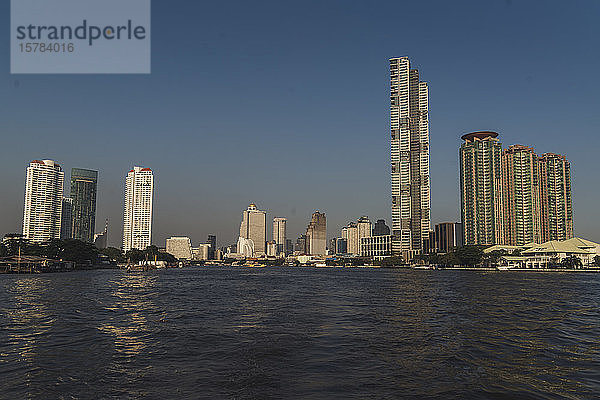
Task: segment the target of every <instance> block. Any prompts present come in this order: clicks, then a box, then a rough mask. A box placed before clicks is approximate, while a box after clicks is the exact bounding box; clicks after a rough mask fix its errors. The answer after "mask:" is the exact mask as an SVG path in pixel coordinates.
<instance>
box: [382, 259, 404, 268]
mask: <svg viewBox="0 0 600 400" xmlns="http://www.w3.org/2000/svg"><path fill="white" fill-rule="evenodd" d="M375 265H379V266H381V267H397V266H400V265H404V259H403V258H402V257H400V256H392V257H386V258H383V259H381V260H377V261H375Z"/></svg>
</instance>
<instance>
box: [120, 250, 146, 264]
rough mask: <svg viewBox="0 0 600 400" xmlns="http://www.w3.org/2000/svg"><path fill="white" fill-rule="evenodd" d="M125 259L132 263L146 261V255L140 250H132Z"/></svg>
mask: <svg viewBox="0 0 600 400" xmlns="http://www.w3.org/2000/svg"><path fill="white" fill-rule="evenodd" d="M125 258H126V259H127V260H128V261H129V262H132V263H134V264H135V263H138V262H139V261H144V260H146V254H145V253H144V252H143V251H141V250H138V249H131V250H129V251H128V252H127V253H126V254H125Z"/></svg>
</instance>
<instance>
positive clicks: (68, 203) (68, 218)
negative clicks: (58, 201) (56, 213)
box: [60, 197, 73, 240]
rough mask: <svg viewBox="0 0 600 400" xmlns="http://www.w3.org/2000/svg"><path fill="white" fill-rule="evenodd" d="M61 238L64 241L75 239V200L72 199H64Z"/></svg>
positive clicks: (61, 216)
mask: <svg viewBox="0 0 600 400" xmlns="http://www.w3.org/2000/svg"><path fill="white" fill-rule="evenodd" d="M60 238H61V239H63V240H65V239H72V238H73V199H72V198H70V197H63V199H62V212H61V215H60Z"/></svg>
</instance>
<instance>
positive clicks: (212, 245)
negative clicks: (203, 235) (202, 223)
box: [206, 235, 217, 260]
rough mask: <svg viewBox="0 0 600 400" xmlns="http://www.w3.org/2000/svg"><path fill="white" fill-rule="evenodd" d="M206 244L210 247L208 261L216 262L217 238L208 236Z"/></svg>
mask: <svg viewBox="0 0 600 400" xmlns="http://www.w3.org/2000/svg"><path fill="white" fill-rule="evenodd" d="M206 243H207V244H209V245H210V248H209V249H208V259H209V260H214V259H215V252H216V250H217V237H216V236H215V235H208V238H207V239H206Z"/></svg>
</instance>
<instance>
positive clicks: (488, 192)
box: [460, 131, 503, 245]
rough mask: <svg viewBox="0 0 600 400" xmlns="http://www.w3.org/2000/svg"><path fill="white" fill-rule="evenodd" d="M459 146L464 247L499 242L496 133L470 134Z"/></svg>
mask: <svg viewBox="0 0 600 400" xmlns="http://www.w3.org/2000/svg"><path fill="white" fill-rule="evenodd" d="M462 139H463V140H464V142H463V143H462V145H461V147H460V190H461V216H462V226H463V230H464V244H465V245H494V244H498V243H502V240H503V232H502V222H503V217H502V215H503V213H502V208H503V207H502V193H501V190H502V168H501V157H502V144H501V143H500V141H499V140H498V134H497V133H496V132H490V131H480V132H472V133H468V134H466V135H463V136H462Z"/></svg>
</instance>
